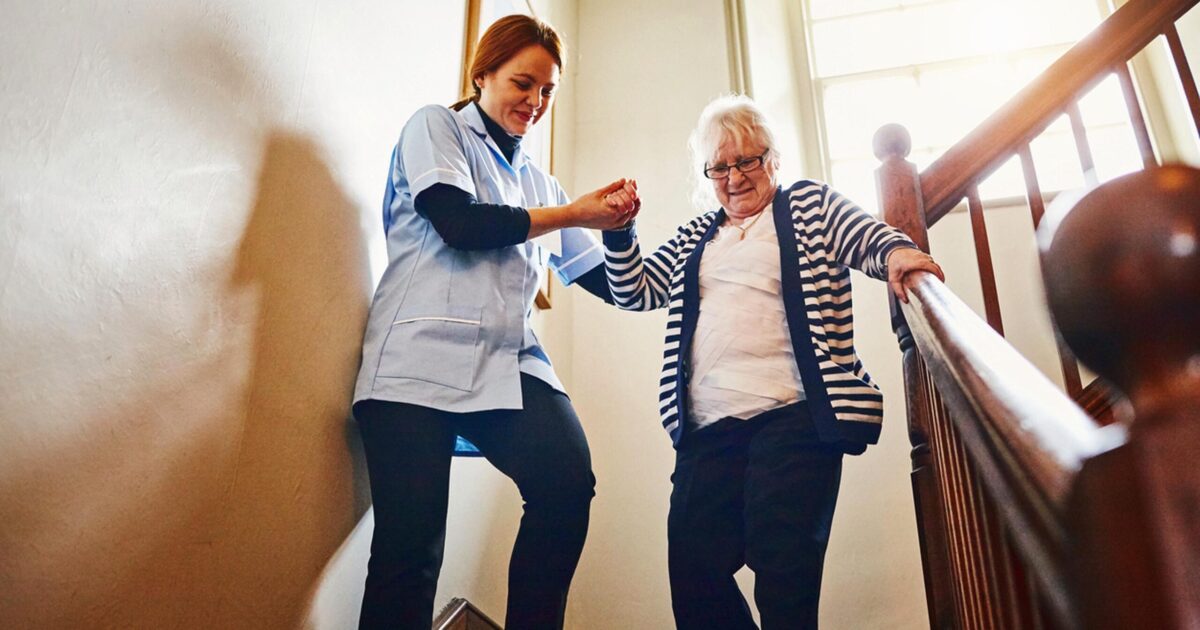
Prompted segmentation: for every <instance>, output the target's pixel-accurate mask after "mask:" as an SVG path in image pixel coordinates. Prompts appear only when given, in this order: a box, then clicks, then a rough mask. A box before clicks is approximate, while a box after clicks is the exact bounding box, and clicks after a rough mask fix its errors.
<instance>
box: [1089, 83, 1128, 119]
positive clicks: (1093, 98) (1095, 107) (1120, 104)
mask: <svg viewBox="0 0 1200 630" xmlns="http://www.w3.org/2000/svg"><path fill="white" fill-rule="evenodd" d="M1079 112H1080V114H1081V115H1082V116H1083V120H1084V123H1085V124H1086V125H1089V126H1090V125H1107V124H1128V123H1129V110H1128V109H1126V108H1125V95H1124V94H1123V93H1122V92H1121V82H1120V81H1119V80H1117V76H1116V75H1115V74H1110V75H1108V77H1107V78H1106V79H1104V80H1103V81H1101V82H1100V84H1099V85H1097V86H1096V87H1094V88H1092V91H1091V92H1088V93H1087V95H1086V96H1084V97H1083V98H1081V99H1079Z"/></svg>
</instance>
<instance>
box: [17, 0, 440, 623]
mask: <svg viewBox="0 0 1200 630" xmlns="http://www.w3.org/2000/svg"><path fill="white" fill-rule="evenodd" d="M3 12H4V16H5V17H4V20H3V23H2V25H0V113H2V116H0V584H3V585H4V586H3V588H0V627H4V628H32V627H37V628H79V627H140V628H162V627H196V628H238V627H244V628H290V627H296V626H301V625H308V626H311V627H346V626H348V625H351V624H352V623H353V621H354V619H355V618H356V614H357V611H356V609H357V592H360V591H361V573H362V570H363V566H362V565H361V558H362V556H361V554H360V555H358V556H354V555H353V554H350V556H348V557H351V558H352V559H353V558H357V560H354V562H351V563H350V565H348V566H349V567H350V568H349V569H347V568H344V567H342V568H341V571H342V573H339V574H338V575H344V576H348V577H345V578H344V580H343V581H344V584H342V585H339V588H342V589H343V590H344V591H345V592H347V593H349V594H348V595H346V596H344V597H330V596H329V595H327V593H328V592H329V590H328V589H329V587H328V586H326V585H324V582H325V576H327V575H331V573H329V572H327V568H329V569H338V568H339V566H340V565H338V564H337V563H332V564H331V563H330V561H331V559H332V558H335V556H337V552H338V550H339V548H342V547H343V543H347V538H348V536H349V535H350V534H351V532H352V531H353V530H354V528H355V527H356V524H357V523H358V522H359V520H360V519H361V518H362V517H363V516H364V514H365V513H366V511H367V508H368V498H367V493H366V476H365V471H364V469H363V465H362V459H361V455H360V453H359V447H358V445H357V432H356V431H355V430H354V428H353V427H352V425H350V424H348V421H347V415H346V414H347V407H348V401H349V396H350V390H351V385H352V380H353V375H354V372H355V370H356V368H357V364H358V353H359V343H360V341H361V330H362V325H363V321H364V317H365V313H366V307H367V304H368V300H369V297H370V291H371V289H372V277H373V276H372V273H371V265H372V263H374V264H375V265H376V267H378V265H379V263H380V253H381V252H380V249H381V248H380V246H381V245H382V240H381V238H380V237H379V235H378V231H379V228H378V226H377V223H378V202H379V198H380V193H381V191H382V186H383V179H382V178H383V174H384V172H385V170H386V163H387V157H388V155H389V152H390V150H391V145H392V144H393V143H394V141H395V137H396V134H397V133H398V131H399V124H400V122H401V121H402V120H403V118H404V117H406V116H407V115H408V113H409V112H411V111H412V110H413V109H415V108H416V107H418V106H420V105H421V104H424V103H425V102H429V101H448V100H450V99H451V98H452V97H453V96H454V93H455V91H456V89H457V81H458V76H457V73H458V66H459V61H460V55H461V48H460V46H461V41H460V40H461V32H462V30H461V24H462V21H461V20H462V7H461V4H460V3H423V2H416V1H405V2H382V1H374V0H371V1H367V0H363V1H361V2H351V3H341V2H333V1H330V0H308V1H305V2H284V1H282V0H270V1H266V0H264V1H256V2H237V1H234V0H192V1H187V2H166V3H163V2H150V1H146V0H131V1H124V2H102V3H97V2H79V1H72V0H48V1H44V2H11V3H5V6H4V11H3ZM376 273H378V268H377V269H376ZM364 529H366V527H365V526H364V527H361V528H359V531H360V532H361V531H363V530H364ZM347 545H348V548H350V547H353V545H349V543H347ZM358 548H361V543H360V544H359V546H358ZM343 551H345V549H343ZM343 555H345V554H343ZM337 557H339V558H340V557H342V556H337ZM356 590H357V592H356ZM322 594H325V595H322ZM319 595H322V596H319ZM314 601H316V602H317V603H318V604H324V606H323V607H322V606H317V607H316V608H314V606H313V602H314ZM331 601H333V602H334V603H336V604H337V605H334V606H331V605H330V602H331ZM348 614H350V615H354V616H350V617H347V616H346V615H348ZM306 620H307V621H306Z"/></svg>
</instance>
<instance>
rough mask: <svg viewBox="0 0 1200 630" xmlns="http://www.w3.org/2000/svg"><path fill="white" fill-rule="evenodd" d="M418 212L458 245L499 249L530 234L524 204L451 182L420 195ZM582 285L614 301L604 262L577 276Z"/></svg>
mask: <svg viewBox="0 0 1200 630" xmlns="http://www.w3.org/2000/svg"><path fill="white" fill-rule="evenodd" d="M414 205H415V206H416V209H417V213H418V214H420V215H421V216H423V217H425V218H426V219H429V222H430V223H432V224H433V229H434V230H436V231H437V233H438V236H441V237H442V240H444V241H446V244H447V245H449V246H450V247H453V248H455V249H462V250H484V249H499V248H501V247H508V246H509V245H516V244H519V243H524V242H525V241H526V240H527V239H528V238H529V213H528V212H527V211H525V210H524V209H523V208H517V207H515V206H505V205H500V204H494V203H479V202H478V201H476V200H475V196H474V195H472V194H471V193H468V192H467V191H465V190H462V189H461V188H456V187H454V186H451V185H449V184H434V185H433V186H430V187H429V188H427V189H425V190H423V191H421V193H420V194H418V195H417V199H416V202H415V204H414ZM575 284H578V285H579V286H580V288H582V289H583V290H584V291H587V292H588V293H591V294H592V295H594V296H596V297H598V298H600V299H601V300H604V301H605V302H607V303H609V304H612V303H613V297H612V291H610V290H609V288H608V278H607V277H605V274H604V265H598V266H596V267H595V268H593V269H591V270H590V271H588V272H586V273H584V274H583V275H582V276H580V277H579V278H577V279H576V280H575Z"/></svg>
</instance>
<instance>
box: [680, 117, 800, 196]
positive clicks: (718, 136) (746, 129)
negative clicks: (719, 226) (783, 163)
mask: <svg viewBox="0 0 1200 630" xmlns="http://www.w3.org/2000/svg"><path fill="white" fill-rule="evenodd" d="M726 139H731V140H734V141H739V140H743V141H751V142H754V143H757V144H761V145H762V146H763V147H765V148H766V149H768V150H769V151H770V155H768V156H767V159H768V160H771V161H772V162H774V164H775V167H776V168H778V166H779V147H778V145H777V144H776V143H775V133H774V132H773V131H772V130H771V121H770V119H769V118H768V117H767V115H766V113H765V112H763V110H762V109H760V108H759V107H758V104H757V103H755V102H754V99H752V98H750V97H749V96H746V95H744V94H725V95H722V96H718V97H717V98H715V99H713V100H712V101H711V102H710V103H709V104H708V105H706V106H705V107H704V111H702V112H700V119H699V120H698V121H696V128H695V129H693V130H692V135H691V136H690V137H689V138H688V149H690V150H691V153H692V181H693V185H692V203H694V204H695V205H696V207H697V208H699V209H700V210H701V211H705V212H707V211H709V210H712V209H713V207H714V206H715V205H716V204H717V198H716V195H714V194H713V189H712V182H711V181H709V180H708V178H706V177H704V168H705V167H706V166H708V161H709V160H711V159H712V158H713V156H714V155H715V154H716V152H717V149H718V148H719V147H720V146H721V143H722V142H724V141H725V140H726Z"/></svg>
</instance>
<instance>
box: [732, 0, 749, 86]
mask: <svg viewBox="0 0 1200 630" xmlns="http://www.w3.org/2000/svg"><path fill="white" fill-rule="evenodd" d="M725 38H726V42H727V47H728V52H729V89H730V90H732V91H733V92H735V93H738V94H745V95H746V96H749V97H750V98H754V85H753V83H752V80H751V76H750V50H749V46H747V44H746V7H745V5H744V4H743V0H725Z"/></svg>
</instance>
